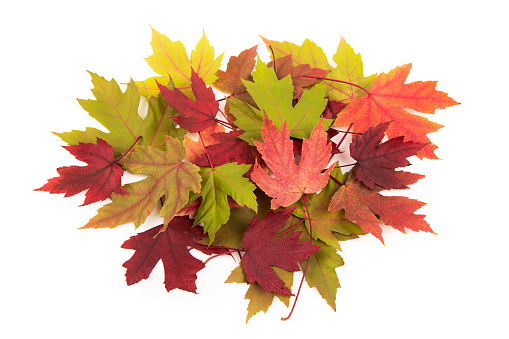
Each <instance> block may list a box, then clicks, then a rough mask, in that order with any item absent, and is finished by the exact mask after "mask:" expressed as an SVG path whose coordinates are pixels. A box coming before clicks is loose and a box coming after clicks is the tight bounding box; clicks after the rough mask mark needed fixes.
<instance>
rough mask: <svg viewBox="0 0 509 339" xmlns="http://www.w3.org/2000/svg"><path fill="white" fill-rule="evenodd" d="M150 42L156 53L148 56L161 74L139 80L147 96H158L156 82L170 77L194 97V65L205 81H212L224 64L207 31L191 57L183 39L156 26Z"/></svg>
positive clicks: (142, 90)
mask: <svg viewBox="0 0 509 339" xmlns="http://www.w3.org/2000/svg"><path fill="white" fill-rule="evenodd" d="M150 44H151V46H152V50H153V52H154V54H153V55H151V56H150V57H148V58H146V59H145V60H146V61H147V63H148V65H149V66H150V67H151V68H152V69H153V70H154V72H156V73H158V74H160V75H161V76H159V77H152V78H148V79H146V80H145V81H137V82H136V83H137V84H138V86H139V88H140V93H141V94H142V95H143V96H145V97H147V98H148V97H150V96H151V95H152V96H157V94H158V93H159V88H158V86H157V83H160V84H161V83H162V84H166V83H168V81H169V79H170V78H171V79H172V80H173V82H174V83H175V87H176V88H178V89H180V90H181V91H182V92H184V93H185V94H186V95H187V96H188V97H191V96H192V93H191V82H192V80H191V68H193V69H194V70H195V71H196V73H197V74H198V76H199V77H200V78H201V79H203V81H204V82H205V83H206V84H212V83H213V82H214V81H215V80H216V78H217V77H216V75H215V73H216V72H217V70H218V69H219V66H220V65H221V60H222V59H223V54H221V55H220V56H218V57H217V58H216V59H214V47H211V46H210V43H209V41H208V40H207V37H206V36H205V33H203V35H202V37H201V39H200V41H198V43H197V44H196V47H195V49H194V50H193V51H192V52H191V58H188V56H187V52H186V49H185V47H184V45H183V44H182V42H180V41H174V42H173V41H171V40H170V39H169V38H168V37H167V36H166V35H164V34H160V33H159V32H157V31H156V30H155V29H152V41H151V43H150Z"/></svg>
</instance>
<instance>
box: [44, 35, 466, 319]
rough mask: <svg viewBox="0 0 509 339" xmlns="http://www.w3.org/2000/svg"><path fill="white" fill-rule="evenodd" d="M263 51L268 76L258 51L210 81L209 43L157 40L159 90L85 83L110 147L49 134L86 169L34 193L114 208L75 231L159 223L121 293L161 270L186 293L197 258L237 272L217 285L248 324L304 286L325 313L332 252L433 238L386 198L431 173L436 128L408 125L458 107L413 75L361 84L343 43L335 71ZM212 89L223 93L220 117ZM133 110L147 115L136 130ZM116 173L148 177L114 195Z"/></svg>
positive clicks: (317, 59)
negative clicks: (225, 258)
mask: <svg viewBox="0 0 509 339" xmlns="http://www.w3.org/2000/svg"><path fill="white" fill-rule="evenodd" d="M262 39H263V41H264V42H265V44H266V45H267V48H268V49H269V51H270V53H271V56H272V58H273V60H272V61H270V62H269V63H267V64H265V63H264V62H262V61H261V60H260V58H259V57H257V47H256V46H254V47H251V48H249V49H246V50H244V51H242V52H240V53H239V54H238V56H233V57H231V58H230V60H229V62H228V64H227V67H226V70H220V69H219V67H220V63H221V60H222V54H221V55H220V56H219V57H215V55H214V48H213V47H211V46H210V44H209V42H208V40H207V38H206V37H205V34H203V36H202V38H201V39H200V41H199V42H198V43H197V45H196V47H195V49H194V50H193V51H192V52H191V55H190V56H188V55H187V53H186V50H185V48H184V45H183V44H182V43H181V42H180V41H175V42H173V41H171V40H170V39H169V38H168V37H166V36H165V35H163V34H160V33H159V32H157V31H155V30H153V32H152V42H151V45H152V48H153V55H151V56H150V57H148V58H147V62H148V64H149V66H150V67H151V68H152V69H153V70H154V71H155V72H156V73H157V74H159V76H156V77H150V78H148V79H146V80H144V81H138V82H134V81H132V80H131V81H130V82H128V83H127V84H126V88H125V90H122V89H121V87H120V86H119V85H118V83H117V82H116V81H115V80H113V79H112V80H110V81H108V80H106V79H105V78H103V77H101V76H99V75H96V74H95V73H90V74H91V76H92V83H93V89H92V93H93V95H94V97H95V99H90V100H79V103H80V105H81V106H82V107H83V108H84V110H85V111H86V112H88V114H89V115H90V116H91V117H92V118H94V119H95V120H97V122H99V123H100V124H101V125H102V126H103V127H104V129H105V130H106V131H105V130H100V129H97V128H86V129H85V130H83V131H79V130H74V131H71V132H64V133H58V134H57V135H58V136H59V137H60V138H61V139H62V140H63V141H64V142H66V143H68V144H69V145H68V146H65V148H66V149H67V150H68V151H69V152H70V153H71V154H73V155H74V156H75V157H76V158H77V159H78V160H81V161H84V162H86V163H87V166H70V167H61V168H59V169H58V170H57V172H58V174H59V176H58V177H55V178H52V179H50V180H48V183H47V184H45V185H43V186H42V187H41V188H39V189H37V190H43V191H48V192H51V193H64V194H65V196H71V195H75V194H77V193H79V192H83V191H86V192H85V203H84V204H90V203H94V202H98V201H102V200H105V199H108V198H110V199H111V202H108V203H106V204H105V205H104V206H102V207H100V208H99V210H98V213H97V215H96V216H95V217H93V218H92V219H91V220H90V221H89V222H88V223H87V224H86V225H85V226H83V227H82V228H114V227H117V226H119V225H122V224H126V223H133V224H134V226H135V227H138V226H140V225H141V224H142V223H144V222H145V220H146V218H147V216H148V215H149V214H150V213H152V212H154V211H155V212H156V213H158V214H159V215H160V216H161V217H162V218H163V224H161V225H159V226H156V227H153V228H150V229H149V230H147V231H145V232H142V233H139V234H138V235H136V236H133V237H131V238H130V239H129V240H127V241H125V242H124V244H123V245H122V248H126V249H131V250H135V252H134V254H133V256H132V258H131V259H129V260H128V261H126V262H125V263H124V267H125V268H126V282H127V284H128V285H132V284H134V283H137V282H139V281H141V280H143V279H147V278H148V277H149V275H150V273H151V272H152V270H153V268H154V266H155V265H156V264H157V262H159V261H162V262H163V266H164V272H165V282H164V284H165V287H166V289H167V290H168V291H170V290H172V289H176V288H177V289H182V290H185V291H189V292H193V293H196V291H197V288H196V279H197V272H198V271H200V270H202V269H204V268H205V267H206V265H205V264H206V263H207V262H208V260H207V261H206V262H202V261H201V260H199V259H197V258H196V257H194V256H193V255H192V254H191V252H190V250H191V249H197V250H200V251H202V252H203V253H204V254H206V255H211V257H210V258H209V260H210V259H212V258H215V257H216V256H220V255H225V254H229V255H232V256H234V257H235V256H238V259H239V260H240V263H241V264H240V265H239V266H238V267H237V268H235V269H234V270H233V271H232V273H231V274H230V276H229V277H228V279H227V281H226V282H235V283H247V284H248V285H249V287H248V288H247V292H246V296H245V298H246V299H248V300H249V304H248V309H247V311H248V313H247V320H249V319H250V318H251V317H252V316H253V315H255V314H257V313H258V312H260V311H262V312H266V311H267V310H268V308H269V307H270V305H271V304H272V302H273V300H274V297H275V296H276V297H277V298H278V299H279V300H281V301H282V302H283V303H284V304H285V305H286V306H289V305H290V297H291V296H293V295H295V294H297V295H298V293H299V292H300V287H299V289H298V290H297V291H295V289H294V290H293V291H292V286H293V278H294V272H298V271H303V272H302V274H301V275H300V277H302V279H303V280H305V281H306V282H307V284H308V285H309V286H310V287H312V288H316V289H317V291H318V293H319V294H320V295H321V297H322V298H323V299H324V300H325V302H327V304H328V305H329V306H330V307H331V308H332V309H334V310H335V309H336V296H337V291H338V288H339V287H340V283H339V279H338V275H337V272H336V269H337V268H338V267H341V266H342V265H343V264H344V262H343V259H342V258H341V256H340V255H339V253H338V251H340V250H341V242H342V241H346V240H349V239H355V238H358V237H359V236H362V235H365V234H372V235H373V236H375V237H376V238H378V239H379V240H380V241H382V242H383V241H384V239H383V237H382V232H383V229H384V228H385V227H393V228H395V229H397V230H399V231H401V232H405V231H406V230H407V229H410V230H414V231H424V232H433V231H432V229H431V227H430V225H429V224H428V223H427V222H426V221H425V220H424V215H421V214H417V213H418V212H417V211H418V210H419V208H420V207H421V206H423V205H424V203H423V202H420V201H418V200H415V199H409V198H406V197H403V196H391V195H388V194H381V193H380V192H381V191H382V190H384V189H403V188H408V186H409V185H411V184H413V183H415V182H416V181H417V180H419V179H421V178H423V177H424V176H423V175H420V174H416V173H410V172H406V171H402V170H399V168H401V167H406V166H409V165H410V161H409V160H408V158H409V157H411V156H415V155H417V156H418V157H420V158H423V157H426V158H431V159H434V158H436V155H435V153H434V151H435V149H436V146H435V145H433V144H432V143H431V142H430V140H429V138H428V135H427V134H428V133H431V132H434V131H436V130H438V129H439V128H440V127H442V126H441V125H439V124H436V123H434V122H432V121H430V120H428V119H426V118H424V117H422V116H420V115H416V114H413V113H411V112H412V110H415V111H418V112H421V113H434V112H435V110H436V109H437V108H445V107H448V106H452V105H455V104H457V102H456V101H454V100H453V99H451V98H450V97H449V96H448V95H447V94H446V93H444V92H441V91H437V90H436V89H435V87H436V82H433V81H427V82H419V81H417V82H412V83H408V84H406V83H405V81H406V79H407V76H408V74H409V72H410V68H411V65H410V64H408V65H404V66H401V67H396V68H394V69H393V70H391V71H390V72H388V73H387V74H385V73H381V74H379V75H370V76H365V75H364V73H363V72H364V71H363V61H362V60H361V56H360V54H358V53H355V52H354V50H353V48H352V47H351V46H350V45H348V44H347V43H346V41H345V39H343V38H341V41H340V43H339V45H338V48H337V50H336V52H335V54H334V55H333V57H332V61H333V62H334V64H335V66H332V65H331V64H330V63H329V60H328V58H327V56H326V55H325V53H324V52H323V50H322V49H321V48H320V47H318V46H317V45H316V44H315V43H314V42H312V41H310V40H305V41H304V42H303V43H302V44H301V45H297V44H294V43H290V42H278V41H274V40H269V39H265V38H262ZM209 85H212V86H213V87H215V88H216V89H218V90H220V91H222V92H224V93H225V97H226V102H225V105H224V111H223V108H222V105H221V104H220V101H221V100H222V99H223V97H221V98H219V99H216V97H215V94H214V92H213V89H212V87H211V86H209ZM142 96H144V97H145V98H146V100H147V103H148V105H147V110H146V114H141V115H140V114H139V110H140V107H142V106H140V102H141V101H143V100H144V99H142ZM142 116H143V118H142ZM331 126H332V127H331ZM343 126H348V127H346V129H347V131H345V130H344V128H343V130H341V131H339V130H337V129H336V127H337V128H339V127H343ZM188 132H190V133H191V134H189V133H188ZM347 132H348V133H352V132H353V133H355V135H354V136H353V138H352V142H351V144H350V146H349V150H350V155H351V157H352V158H353V161H355V166H354V167H353V169H351V170H350V171H349V172H347V173H342V171H341V169H340V168H339V167H343V166H345V165H349V163H344V160H338V157H337V154H341V153H343V152H344V151H345V150H346V147H347V145H345V144H344V141H345V136H346V133H347ZM386 137H387V140H386V141H384V138H386ZM339 159H343V158H339ZM124 171H128V172H129V173H131V174H138V175H143V176H145V177H144V178H143V179H141V180H139V181H135V182H133V183H129V184H124V185H122V183H121V177H122V174H123V172H124ZM297 276H298V274H297ZM300 285H301V284H299V286H300ZM295 292H296V293H295ZM294 306H295V304H294ZM292 311H293V308H292ZM290 314H291V312H290Z"/></svg>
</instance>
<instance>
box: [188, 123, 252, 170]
mask: <svg viewBox="0 0 509 339" xmlns="http://www.w3.org/2000/svg"><path fill="white" fill-rule="evenodd" d="M243 133H244V131H241V130H238V131H231V132H230V133H225V132H219V133H214V134H212V135H211V136H212V138H214V139H215V140H216V141H217V143H216V144H213V145H209V146H207V147H205V149H206V150H207V152H208V153H209V157H210V160H211V161H212V165H213V166H220V165H224V164H227V163H230V162H236V163H237V164H254V163H255V159H258V162H260V161H261V155H260V153H258V151H257V150H256V147H253V146H251V145H249V144H248V143H247V142H245V141H244V140H242V139H240V138H239V136H240V135H242V134H243ZM194 163H195V165H197V166H200V167H210V161H209V159H208V157H207V155H206V154H205V153H203V154H202V155H201V156H200V158H198V159H197V160H196V161H195V162H194Z"/></svg>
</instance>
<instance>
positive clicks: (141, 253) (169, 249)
mask: <svg viewBox="0 0 509 339" xmlns="http://www.w3.org/2000/svg"><path fill="white" fill-rule="evenodd" d="M192 226H193V221H192V220H191V219H189V218H187V217H175V218H173V219H172V220H171V221H170V222H169V223H168V226H167V228H166V230H165V231H162V232H161V233H160V234H159V232H160V231H161V229H162V228H163V227H164V225H159V226H156V227H154V228H151V229H149V230H148V231H145V232H142V233H139V234H137V235H135V236H133V237H131V238H129V240H126V241H125V242H124V243H123V244H122V248H126V249H131V250H135V251H136V252H134V254H133V256H132V257H131V259H129V260H127V261H126V262H125V263H124V264H123V267H125V268H126V269H127V271H126V273H125V277H126V282H127V285H133V284H136V283H137V282H139V281H140V280H142V279H147V278H148V277H149V275H150V273H151V272H152V270H153V269H154V267H155V265H156V264H157V263H158V262H159V260H162V262H163V266H164V276H165V279H164V286H165V287H166V290H167V291H168V292H169V291H170V290H172V289H175V288H178V289H181V290H184V291H189V292H193V293H196V273H197V272H198V271H199V270H201V269H202V268H204V267H205V264H203V262H202V261H201V260H198V259H196V258H195V257H193V256H192V255H191V254H190V253H189V249H188V247H194V246H196V245H198V244H197V243H196V241H198V240H201V239H203V238H204V235H203V231H202V229H201V228H200V227H192ZM156 235H157V236H156Z"/></svg>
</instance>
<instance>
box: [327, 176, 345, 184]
mask: <svg viewBox="0 0 509 339" xmlns="http://www.w3.org/2000/svg"><path fill="white" fill-rule="evenodd" d="M329 178H331V179H332V180H334V181H335V182H337V183H338V184H339V186H343V185H344V184H343V183H342V182H341V181H339V180H338V179H336V178H334V177H333V176H332V175H330V174H329Z"/></svg>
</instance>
